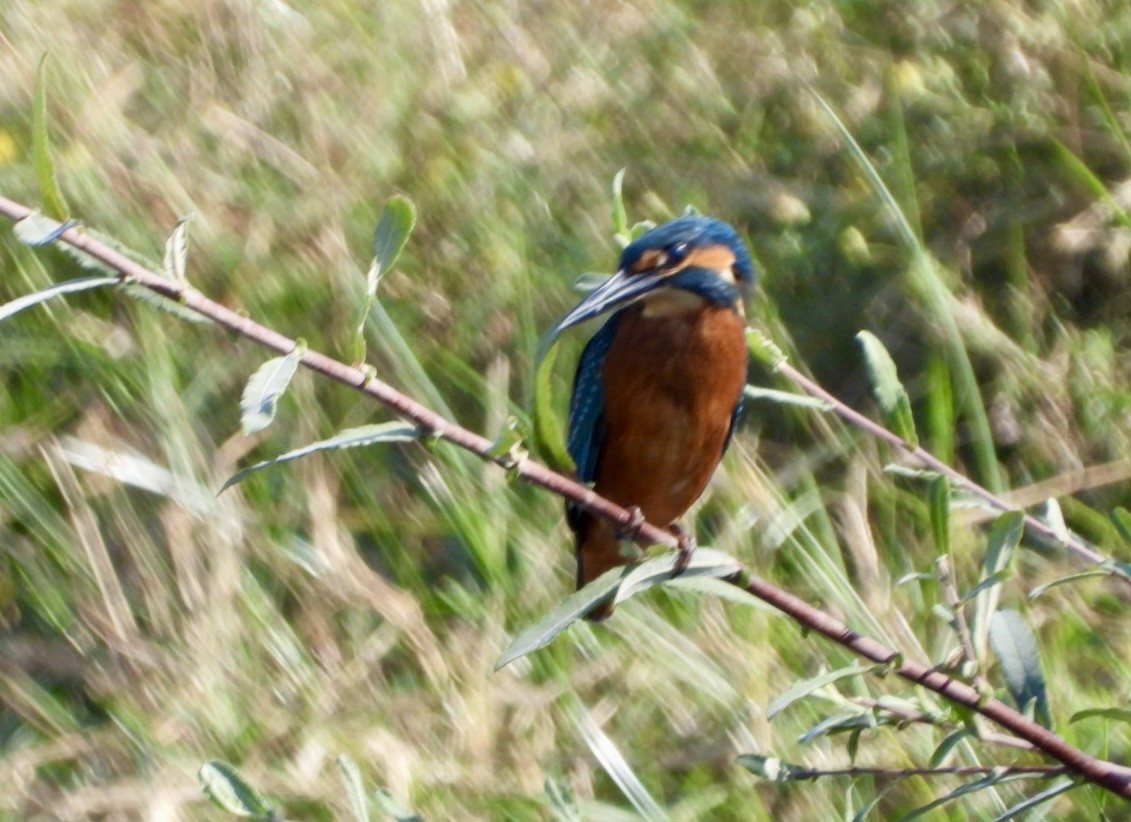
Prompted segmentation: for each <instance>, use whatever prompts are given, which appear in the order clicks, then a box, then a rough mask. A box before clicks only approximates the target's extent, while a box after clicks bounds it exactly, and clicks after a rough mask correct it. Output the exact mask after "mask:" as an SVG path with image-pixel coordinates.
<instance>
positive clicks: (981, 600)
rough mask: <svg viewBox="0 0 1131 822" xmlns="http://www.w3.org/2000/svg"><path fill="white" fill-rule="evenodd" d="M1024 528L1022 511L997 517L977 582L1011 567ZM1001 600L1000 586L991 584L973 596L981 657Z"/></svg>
mask: <svg viewBox="0 0 1131 822" xmlns="http://www.w3.org/2000/svg"><path fill="white" fill-rule="evenodd" d="M1024 530H1025V516H1024V515H1023V514H1022V513H1021V512H1020V511H1007V512H1006V513H1004V514H1002V515H1001V516H999V517H998V518H997V519H995V520H994V522H993V524H992V525H991V526H990V532H989V534H988V535H987V537H986V554H985V556H984V557H983V558H982V573H981V577H980V579H979V581H978V584H979V585H981V584H982V583H983V582H986V581H987V580H991V579H997V578H999V577H1000V575H1001V574H1002V573H1003V572H1005V571H1006V569H1008V568H1009V564H1010V562H1011V561H1012V560H1013V554H1014V552H1016V550H1017V546H1018V545H1019V544H1020V543H1021V535H1022V533H1024ZM1000 600H1001V585H994V584H991V585H990V586H989V587H988V588H985V589H984V590H982V591H981V593H979V594H978V595H977V596H976V597H974V613H973V614H972V615H971V618H970V636H971V640H972V641H973V643H974V654H975V655H976V656H977V658H978V660H984V659H985V658H986V638H987V637H988V635H989V631H990V619H991V618H992V617H993V615H994V613H995V612H996V611H997V606H998V602H999V601H1000Z"/></svg>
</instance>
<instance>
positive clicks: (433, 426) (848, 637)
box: [0, 196, 1131, 799]
mask: <svg viewBox="0 0 1131 822" xmlns="http://www.w3.org/2000/svg"><path fill="white" fill-rule="evenodd" d="M30 213H31V209H29V208H27V207H26V206H23V205H20V204H19V203H15V202H13V201H11V200H8V199H7V198H5V197H3V196H0V214H2V215H4V216H5V217H8V218H9V219H11V220H13V221H19V220H22V219H24V218H25V217H27V216H28V215H29V214H30ZM59 239H60V240H61V241H62V242H65V243H68V244H70V245H72V246H74V247H75V248H78V249H80V250H82V251H85V252H86V253H87V254H90V255H91V256H92V257H94V258H96V259H98V260H100V261H101V262H103V263H105V264H106V265H108V266H109V267H111V268H113V269H114V270H115V271H118V272H119V273H120V274H121V275H122V278H123V280H129V281H131V282H136V283H138V284H140V285H142V286H145V287H146V288H149V289H151V290H152V291H154V292H156V293H158V294H160V295H162V296H165V297H168V298H170V299H173V300H176V301H178V302H179V303H181V304H182V305H183V306H185V307H186V308H189V309H191V310H193V311H196V312H197V313H199V314H201V315H202V316H204V317H207V318H209V319H211V320H213V321H215V322H216V323H218V324H220V325H222V326H224V327H225V328H228V329H230V330H231V331H234V332H236V333H237V334H240V335H241V336H244V337H247V338H248V339H250V340H252V341H254V342H257V343H259V344H260V345H262V346H264V347H266V348H269V349H270V350H272V351H275V352H278V353H280V354H286V353H289V352H290V351H292V350H294V348H295V345H296V343H295V341H294V340H292V339H290V338H289V337H286V336H284V335H282V334H279V333H278V332H276V331H273V330H271V329H270V328H267V327H265V326H263V325H260V324H259V323H256V322H254V321H253V320H251V319H249V318H247V317H245V316H242V315H240V314H238V313H236V312H235V311H232V310H230V309H227V308H225V307H224V306H222V305H220V304H219V303H216V302H214V301H212V300H210V299H208V298H207V297H205V296H203V295H201V294H200V293H198V292H197V291H195V290H193V289H191V288H189V287H187V286H185V285H182V284H179V283H175V282H172V281H170V280H167V279H165V278H164V277H161V276H159V275H157V274H155V273H153V272H152V271H149V270H148V269H146V268H145V267H144V266H142V265H139V264H138V263H136V262H134V261H133V260H131V259H129V258H128V257H126V256H124V255H123V254H121V253H119V252H117V251H115V250H114V249H112V248H110V247H108V246H107V245H105V244H104V243H101V242H99V241H98V240H95V239H93V238H92V237H89V236H87V235H85V234H83V233H82V231H81V230H79V229H77V228H70V229H67V230H66V231H64V232H63V233H62V234H61V235H60V237H59ZM301 361H302V364H303V365H304V366H306V367H307V368H309V369H311V370H313V371H316V372H318V373H320V374H323V375H325V376H327V377H329V378H330V379H333V380H335V381H337V382H340V383H342V384H343V385H347V386H350V387H352V388H354V389H356V390H358V391H361V392H362V393H365V394H368V395H369V396H371V397H373V398H374V399H377V400H378V401H380V402H382V403H384V404H385V405H387V406H388V407H390V408H391V409H393V410H394V411H395V412H396V413H397V414H399V415H400V416H402V417H404V418H405V419H408V420H411V421H413V422H414V423H416V424H417V425H419V426H420V427H421V428H422V429H424V430H427V431H429V432H431V433H432V434H433V435H435V436H436V437H439V438H441V439H445V440H447V441H448V442H451V443H453V444H455V445H458V446H460V447H461V448H464V449H466V450H468V451H471V452H473V453H475V454H477V455H478V456H480V457H481V458H483V459H484V460H488V461H490V462H493V463H496V464H498V465H503V466H508V465H509V463H510V461H509V460H508V458H507V457H505V456H504V457H498V456H493V455H492V454H491V445H492V443H491V442H490V440H488V439H486V438H485V437H482V436H480V435H478V434H475V433H473V432H471V431H469V430H467V429H466V428H463V427H461V426H459V425H456V424H455V423H453V422H450V421H449V420H446V419H444V418H443V417H441V416H440V415H438V414H436V413H435V412H434V411H432V410H430V409H428V408H426V407H424V406H423V405H421V404H420V403H418V402H416V401H415V400H412V399H410V398H409V397H406V396H405V395H404V394H402V393H400V392H399V391H397V390H396V389H394V388H393V387H392V386H390V385H388V384H387V383H384V382H382V381H380V380H378V379H375V378H373V377H371V376H369V375H367V374H366V373H365V372H363V371H362V370H361V369H358V368H352V367H350V366H348V365H345V364H344V363H341V362H338V361H337V360H334V359H332V358H330V357H328V356H326V355H325V354H320V353H318V352H316V351H312V350H309V349H308V350H307V351H306V352H305V353H304V354H303V356H302V360H301ZM784 370H785V372H786V373H787V375H790V374H795V375H796V377H797V381H798V384H799V385H800V384H802V381H804V382H805V383H808V384H809V385H811V386H812V388H813V389H814V390H812V391H810V393H813V394H814V395H815V396H821V397H822V398H824V399H826V400H827V401H829V402H833V403H834V405H836V406H837V407H838V408H839V409H840V410H838V413H840V414H841V416H846V412H847V413H851V414H853V415H856V413H855V412H852V411H851V409H848V408H846V407H845V406H843V405H840V404H839V403H837V402H836V401H835V400H834V399H833V398H832V397H831V395H828V394H827V392H824V391H823V389H820V388H819V386H816V385H815V384H813V383H811V381H808V380H806V379H805V378H804V377H802V375H801V374H800V373H798V372H796V371H795V370H794V369H792V368H790V367H789V366H785V367H784ZM807 390H808V389H807ZM856 416H858V417H859V419H860V423H859V424H861V425H862V427H865V428H867V429H868V430H871V431H873V432H875V433H877V436H882V437H883V438H884V439H888V440H889V441H891V439H892V438H894V440H895V443H894V444H897V445H903V446H904V447H907V446H906V444H903V443H902V441H901V440H899V438H898V437H894V435H893V434H890V432H887V431H884V430H883V429H880V430H879V432H876V428H877V426H875V424H873V423H871V421H870V420H867V418H865V417H863V416H860V415H856ZM916 450H918V449H916ZM925 453H926V452H924V454H925ZM927 456H928V457H929V455H927ZM931 459H934V458H931ZM935 462H936V463H938V461H937V460H935ZM942 468H946V466H943V465H942V464H941V463H939V464H938V469H937V470H941V469H942ZM510 470H512V471H513V472H515V473H517V474H518V475H519V476H521V477H522V478H523V479H526V480H528V481H529V482H532V483H534V484H536V485H539V486H541V487H543V488H546V489H547V490H549V491H552V492H554V493H555V494H558V495H559V496H562V497H566V498H568V499H570V500H571V501H573V502H576V503H578V504H579V505H582V506H585V507H586V508H587V509H588V510H589V511H592V512H593V513H595V514H598V515H599V516H603V517H605V518H607V519H610V520H612V521H614V522H619V523H621V524H623V525H626V526H628V525H633V526H635V518H634V513H633V512H632V511H628V510H626V509H624V508H621V507H620V506H619V505H615V504H614V503H612V502H610V501H609V500H607V499H604V498H603V497H599V496H597V494H595V493H594V492H593V491H592V490H591V489H589V488H586V487H585V486H583V485H581V484H579V483H577V482H575V481H574V480H571V479H568V478H567V477H564V476H562V475H561V474H558V473H556V472H554V471H551V470H550V469H549V468H547V467H545V466H544V465H541V464H539V463H537V462H535V461H533V460H530V459H527V460H524V461H522V462H521V463H519V464H518V465H517V466H510ZM946 473H947V474H948V476H950V475H954V477H953V478H954V479H955V481H956V483H957V482H959V481H961V483H960V484H961V485H962V487H965V488H969V487H970V486H971V485H973V483H971V482H970V481H969V480H966V479H965V478H964V477H962V476H961V475H959V474H957V472H954V471H953V470H952V469H949V468H946ZM974 487H975V488H976V487H977V486H974ZM985 493H988V492H984V491H983V494H985ZM1042 528H1044V526H1042ZM1045 530H1048V529H1047V528H1045ZM637 533H638V534H639V535H640V537H641V538H642V539H643V540H646V541H649V542H651V543H653V544H658V545H666V546H669V547H673V548H674V547H677V546H676V539H675V537H674V536H672V534H671V533H669V532H668V531H667V530H665V529H662V528H658V527H657V526H655V525H653V524H651V523H647V522H645V523H642V524H640V525H639V527H638V529H637ZM727 581H728V582H730V583H731V584H733V585H736V586H739V587H742V588H743V589H745V590H746V591H747V592H749V593H750V594H752V595H754V596H756V597H758V598H759V599H761V600H762V601H764V602H766V603H768V604H769V605H771V606H773V607H774V608H776V609H777V610H779V611H781V612H782V613H784V614H786V615H788V616H789V617H791V618H792V619H794V620H795V621H797V622H798V623H800V624H801V625H803V626H804V627H806V628H808V629H809V630H813V631H816V632H817V633H820V634H822V635H823V636H826V637H828V638H829V639H831V640H833V641H834V642H836V643H837V644H839V645H841V646H843V647H845V648H847V649H849V650H851V651H852V652H854V653H856V654H857V655H859V656H861V657H863V658H865V659H868V660H871V661H872V662H876V663H880V664H882V665H886V666H889V667H890V669H891V670H892V672H893V673H895V674H897V675H898V676H900V677H902V678H903V679H906V680H908V681H909V682H913V683H915V684H918V685H922V686H923V687H924V688H927V689H928V690H931V691H934V692H935V693H937V694H939V695H940V696H942V697H945V698H947V699H949V700H951V701H953V702H957V703H959V704H961V705H965V706H966V707H967V708H969V709H971V710H973V711H976V712H977V713H979V714H981V715H983V716H985V717H987V718H988V719H990V720H992V721H994V722H996V723H997V724H998V725H1000V726H1002V727H1003V728H1005V729H1006V730H1009V731H1010V732H1012V733H1013V734H1015V735H1016V736H1018V737H1020V738H1022V739H1024V740H1026V741H1027V742H1029V743H1031V744H1032V745H1033V746H1034V747H1035V748H1038V749H1040V750H1041V751H1043V752H1044V753H1046V754H1048V755H1049V756H1050V757H1052V758H1053V759H1055V760H1057V761H1059V762H1061V763H1062V764H1064V765H1065V766H1067V767H1068V768H1070V769H1072V770H1073V771H1075V772H1076V773H1079V774H1080V775H1081V776H1083V777H1084V778H1085V779H1087V780H1089V781H1090V782H1093V783H1095V784H1096V785H1099V786H1101V787H1103V788H1106V789H1107V790H1109V791H1111V792H1112V793H1115V794H1117V795H1119V796H1122V797H1125V798H1129V799H1131V769H1127V768H1124V767H1122V766H1119V765H1116V764H1114V763H1112V762H1106V761H1104V760H1100V759H1096V758H1095V757H1092V756H1090V755H1088V754H1086V753H1085V752H1084V751H1082V750H1080V749H1079V748H1076V747H1074V746H1072V745H1070V744H1068V743H1067V742H1065V741H1064V740H1063V739H1061V738H1060V737H1058V736H1057V735H1056V734H1054V733H1052V732H1051V731H1049V730H1047V729H1046V728H1043V727H1041V726H1040V725H1038V724H1037V723H1035V722H1033V721H1032V720H1029V719H1027V718H1025V717H1024V716H1022V715H1021V714H1020V713H1018V712H1017V711H1015V710H1014V709H1012V708H1010V707H1009V706H1008V705H1006V704H1005V703H1003V702H1001V701H999V700H997V699H985V698H984V697H983V696H982V695H981V694H979V693H978V692H977V691H976V690H974V689H973V688H971V687H970V686H969V685H966V684H965V683H962V682H959V681H957V680H955V679H952V678H950V677H948V676H946V675H945V674H943V673H941V672H939V671H935V670H932V669H930V668H927V667H926V666H924V665H921V664H919V663H917V662H906V661H903V658H902V655H901V654H899V653H898V652H897V651H895V650H894V649H892V648H889V647H887V646H885V645H884V644H882V643H880V642H877V641H876V640H874V639H871V638H870V637H866V636H861V635H860V634H858V633H856V632H855V631H853V630H852V629H850V628H849V627H848V626H847V625H845V624H844V623H843V622H841V621H840V620H838V619H836V618H834V617H832V616H830V615H829V614H827V613H825V612H823V611H820V610H818V609H816V608H814V607H812V606H811V605H809V604H807V603H805V602H803V601H802V600H801V599H799V598H797V597H795V596H793V595H792V594H790V593H788V592H786V591H783V590H782V589H780V588H778V587H776V586H774V585H771V584H770V583H768V582H766V581H764V580H762V579H759V578H758V577H756V576H754V575H753V574H751V573H749V572H748V571H745V570H743V571H740V572H739V573H737V574H735V575H733V576H731V577H729V578H728V579H727Z"/></svg>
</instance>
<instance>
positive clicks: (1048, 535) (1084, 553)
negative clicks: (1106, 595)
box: [776, 362, 1131, 585]
mask: <svg viewBox="0 0 1131 822" xmlns="http://www.w3.org/2000/svg"><path fill="white" fill-rule="evenodd" d="M776 370H777V371H778V372H779V373H780V374H782V375H783V376H785V377H786V378H787V379H789V380H790V381H791V382H793V384H794V385H796V386H797V387H798V388H800V389H801V390H802V391H804V392H805V393H806V394H809V395H810V396H812V397H816V398H817V399H820V400H822V401H823V402H826V403H828V404H829V406H830V408H831V409H832V412H833V413H834V414H836V415H837V416H838V417H840V418H841V419H843V420H845V421H847V422H849V423H851V424H852V425H854V426H856V427H857V428H861V429H863V430H864V431H867V432H868V433H869V434H871V435H872V436H873V437H876V438H877V439H881V440H883V441H884V442H886V443H889V444H890V445H893V446H895V447H896V448H898V449H899V450H900V451H902V452H903V453H905V454H908V455H909V456H911V457H914V458H915V459H916V460H918V462H919V463H920V464H921V465H923V466H925V467H926V468H929V469H931V470H932V471H935V472H937V473H939V474H942V475H943V476H944V477H946V478H947V479H948V480H950V482H951V483H952V484H953V485H954V486H955V487H957V488H961V489H962V490H964V491H967V492H969V493H971V494H973V495H974V496H976V497H978V498H979V499H982V500H984V501H985V502H987V503H989V504H990V505H991V506H993V507H994V508H996V509H997V510H999V511H1003V512H1004V511H1013V510H1016V506H1013V505H1010V504H1009V503H1008V502H1006V501H1005V500H1004V499H1002V498H1001V497H999V496H998V495H997V494H994V493H993V492H992V491H989V490H987V489H986V488H983V487H982V486H981V485H979V484H978V483H976V482H974V481H973V480H972V479H970V478H969V477H967V476H965V475H963V474H961V473H959V472H958V471H956V470H955V469H953V468H951V467H950V466H949V465H947V464H946V463H945V462H943V461H942V460H940V459H939V458H938V457H936V456H935V455H934V454H932V453H931V452H930V451H927V450H926V449H925V448H923V447H922V446H916V445H912V444H911V443H909V442H907V441H906V440H904V439H903V438H902V437H900V436H899V435H898V434H895V433H893V432H892V431H889V430H888V429H887V428H884V427H883V426H882V425H880V424H879V423H876V422H873V421H872V420H870V419H868V417H866V416H864V415H863V414H861V413H860V412H859V411H856V410H854V409H852V408H849V407H848V406H847V405H845V404H844V403H843V402H841V401H840V400H838V399H837V398H836V397H834V396H833V395H832V394H830V393H829V392H828V391H826V390H825V389H824V388H822V387H821V386H819V385H817V383H815V382H813V380H811V379H809V378H808V377H806V376H805V375H804V374H802V373H801V372H800V371H798V370H797V369H796V368H794V367H793V366H792V365H790V364H789V363H788V362H782V363H780V364H779V365H778V366H777V369H776ZM1025 528H1026V529H1027V530H1028V531H1030V532H1031V533H1034V534H1037V535H1039V536H1040V537H1041V538H1042V539H1044V540H1046V541H1047V542H1050V543H1052V544H1053V545H1059V546H1061V547H1063V548H1065V549H1067V550H1068V551H1070V552H1071V553H1073V554H1075V555H1076V556H1078V557H1080V558H1082V559H1085V560H1087V561H1088V562H1090V563H1093V564H1095V565H1104V564H1107V563H1108V562H1109V559H1108V558H1107V557H1105V556H1104V555H1103V554H1101V553H1100V552H1099V551H1097V550H1096V549H1095V548H1093V547H1092V546H1090V545H1088V544H1087V543H1086V542H1084V541H1083V540H1082V539H1080V538H1079V537H1077V536H1075V535H1073V534H1068V535H1067V536H1063V535H1060V534H1058V533H1057V532H1056V531H1055V530H1054V529H1053V528H1052V527H1051V526H1049V525H1046V524H1045V523H1043V522H1041V521H1040V520H1039V519H1037V518H1036V517H1033V516H1030V515H1029V514H1025ZM1112 575H1113V576H1115V577H1116V578H1118V579H1120V580H1122V581H1123V582H1124V583H1127V584H1129V585H1131V576H1128V575H1126V574H1121V573H1116V572H1113V573H1112Z"/></svg>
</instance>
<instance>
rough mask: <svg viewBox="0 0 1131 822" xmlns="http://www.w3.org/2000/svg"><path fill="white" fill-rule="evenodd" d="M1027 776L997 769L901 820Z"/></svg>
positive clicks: (912, 817) (917, 809)
mask: <svg viewBox="0 0 1131 822" xmlns="http://www.w3.org/2000/svg"><path fill="white" fill-rule="evenodd" d="M1025 778H1030V779H1031V778H1032V777H1031V776H1030V775H1029V774H1007V773H1005V772H997V771H995V772H993V773H990V774H987V775H986V776H983V777H982V778H980V779H975V780H974V781H973V782H967V783H966V784H964V785H959V786H958V787H957V788H955V789H954V790H953V791H951V792H950V793H948V794H946V795H944V796H940V797H939V798H938V799H933V800H931V801H930V802H928V803H927V804H926V805H923V806H922V807H920V808H916V809H915V810H913V811H911V813H908V814H904V815H903V816H901V817H900V818H899V822H911V820H913V819H918V818H919V817H921V816H925V815H926V814H928V813H930V812H931V811H933V810H934V809H935V808H938V807H941V806H943V805H945V804H947V803H948V802H953V801H954V800H955V799H959V798H961V797H963V796H966V795H967V794H970V793H976V792H978V791H984V790H985V789H986V788H992V787H993V786H994V785H997V784H1000V783H1002V782H1014V781H1016V780H1018V779H1025Z"/></svg>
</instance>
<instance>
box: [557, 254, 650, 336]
mask: <svg viewBox="0 0 1131 822" xmlns="http://www.w3.org/2000/svg"><path fill="white" fill-rule="evenodd" d="M665 279H666V277H665V275H663V274H626V273H625V272H624V271H623V270H622V271H618V272H617V273H616V274H614V275H613V276H611V277H609V279H607V280H605V282H603V283H601V284H600V285H599V286H597V287H596V288H595V289H593V290H592V291H590V292H589V293H588V294H587V295H586V296H585V299H584V300H582V301H581V302H579V303H578V304H577V305H575V306H574V307H573V309H572V310H571V311H570V312H569V313H568V314H566V315H565V316H564V317H562V319H561V321H560V322H559V323H558V324H557V326H556V327H555V328H554V330H553V334H554V335H555V336H556V335H557V334H559V333H561V332H562V331H565V329H567V328H569V327H570V326H574V325H577V324H578V323H583V322H585V321H586V320H589V319H592V318H593V317H597V316H599V315H601V314H604V313H605V312H607V311H612V310H614V309H617V308H623V307H624V306H626V305H628V304H630V303H632V302H634V301H636V300H638V299H639V298H640V297H643V296H644V295H645V294H647V293H648V292H649V291H651V290H653V289H654V288H656V287H658V286H660V285H661V284H663V282H664V280H665Z"/></svg>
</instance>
